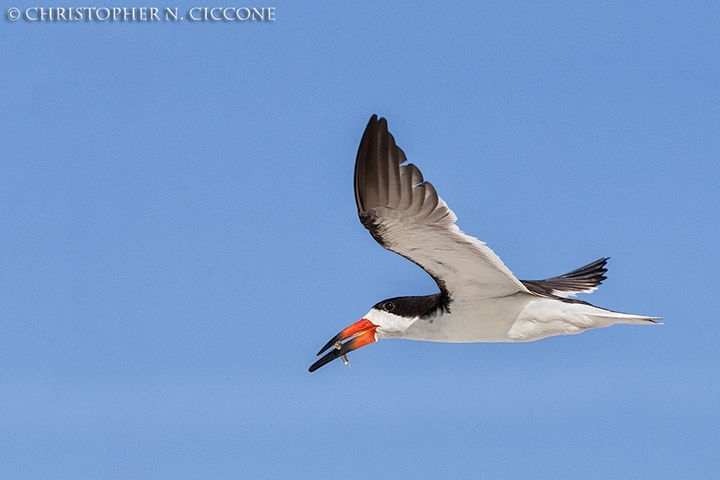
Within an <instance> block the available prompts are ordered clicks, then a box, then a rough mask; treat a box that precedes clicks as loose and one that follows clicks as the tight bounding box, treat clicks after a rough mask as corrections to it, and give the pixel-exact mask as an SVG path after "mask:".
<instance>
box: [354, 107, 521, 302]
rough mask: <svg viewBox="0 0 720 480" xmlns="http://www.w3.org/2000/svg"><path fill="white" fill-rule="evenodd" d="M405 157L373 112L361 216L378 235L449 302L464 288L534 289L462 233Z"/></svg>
mask: <svg viewBox="0 0 720 480" xmlns="http://www.w3.org/2000/svg"><path fill="white" fill-rule="evenodd" d="M405 160H406V157H405V154H404V153H403V151H402V150H401V149H400V148H399V147H398V146H397V145H396V144H395V139H394V138H393V136H392V134H390V132H388V129H387V121H386V120H385V119H384V118H380V119H379V120H378V118H377V115H373V116H372V118H370V122H369V123H368V125H367V128H366V129H365V133H364V134H363V137H362V140H361V142H360V148H359V150H358V155H357V160H356V163H355V201H356V203H357V207H358V215H359V216H360V221H361V222H362V223H363V225H364V226H365V228H367V229H368V230H369V231H370V233H371V234H372V236H373V238H375V240H377V242H378V243H380V245H382V246H383V247H385V248H387V249H388V250H391V251H393V252H395V253H398V254H400V255H402V256H404V257H405V258H407V259H409V260H411V261H412V262H414V263H416V264H417V265H419V266H420V267H422V268H423V269H424V270H425V271H426V272H428V273H429V274H430V275H431V276H432V277H433V279H434V280H435V282H436V283H437V284H438V287H439V288H440V290H441V292H442V293H443V294H444V295H445V297H446V299H448V300H451V299H452V297H453V295H454V294H455V293H458V294H459V292H462V293H461V296H462V297H463V298H466V297H473V298H479V299H481V298H492V297H501V296H505V295H511V294H513V293H516V292H527V293H530V292H529V290H528V288H527V287H526V286H525V285H524V284H523V283H522V282H520V281H519V280H518V279H517V278H515V276H514V275H513V274H512V272H510V270H509V269H508V268H507V267H506V266H505V264H503V262H502V260H500V258H499V257H498V256H497V255H496V254H495V253H494V252H493V251H492V250H491V249H490V248H488V247H487V246H486V245H485V243H483V242H481V241H480V240H478V239H477V238H474V237H471V236H469V235H466V234H464V233H463V232H462V231H460V229H459V228H458V227H457V225H455V221H456V220H457V217H456V216H455V214H454V213H453V212H452V210H450V208H448V206H447V204H446V203H445V202H444V201H443V200H442V199H441V198H440V197H439V196H438V195H437V193H436V192H435V188H434V187H433V186H432V184H430V183H429V182H425V181H423V177H422V174H421V173H420V170H418V168H417V167H415V165H413V164H406V165H403V163H404V162H405Z"/></svg>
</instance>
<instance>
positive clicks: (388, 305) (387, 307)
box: [385, 302, 395, 312]
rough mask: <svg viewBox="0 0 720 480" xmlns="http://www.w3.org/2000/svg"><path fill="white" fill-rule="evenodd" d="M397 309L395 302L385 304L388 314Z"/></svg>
mask: <svg viewBox="0 0 720 480" xmlns="http://www.w3.org/2000/svg"><path fill="white" fill-rule="evenodd" d="M394 308H395V304H394V303H393V302H385V310H387V311H388V312H392V310H393V309H394Z"/></svg>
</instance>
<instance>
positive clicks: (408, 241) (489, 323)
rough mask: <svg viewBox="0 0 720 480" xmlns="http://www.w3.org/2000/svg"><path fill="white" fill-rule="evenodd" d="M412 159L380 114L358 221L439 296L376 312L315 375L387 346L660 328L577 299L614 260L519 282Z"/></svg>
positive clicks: (361, 173)
mask: <svg viewBox="0 0 720 480" xmlns="http://www.w3.org/2000/svg"><path fill="white" fill-rule="evenodd" d="M405 160H406V157H405V154H404V153H403V151H402V150H401V149H400V147H398V146H397V145H395V139H394V138H393V136H392V134H391V133H390V132H388V128H387V121H386V120H385V119H384V118H380V119H379V120H378V118H377V115H373V116H372V118H370V122H369V123H368V126H367V128H366V129H365V133H364V134H363V137H362V140H361V141H360V148H359V149H358V154H357V160H356V162H355V202H356V204H357V208H358V215H359V216H360V221H361V222H362V224H363V225H364V226H365V228H367V229H368V230H369V231H370V234H371V235H372V236H373V238H374V239H375V240H376V241H377V242H378V243H379V244H380V245H382V246H383V247H385V248H386V249H388V250H390V251H393V252H395V253H397V254H399V255H402V256H403V257H405V258H407V259H408V260H410V261H412V262H414V263H416V264H417V265H419V266H420V267H422V268H423V269H424V270H425V271H426V272H427V273H428V274H430V276H431V277H432V278H433V279H434V280H435V283H437V286H438V288H439V289H440V292H439V293H436V294H433V295H424V296H412V297H396V298H389V299H387V300H383V301H382V302H379V303H377V304H376V305H375V306H374V307H372V309H371V310H370V312H368V314H367V315H365V316H364V317H363V318H362V319H361V320H360V321H358V322H356V323H354V324H352V325H350V326H349V327H347V328H346V329H345V330H343V331H342V332H340V333H338V334H337V335H335V337H333V338H332V339H331V340H330V341H329V342H328V343H327V344H325V346H324V347H323V348H322V349H321V350H320V351H319V352H318V355H321V354H322V353H323V352H325V351H326V350H328V349H330V351H329V352H328V353H327V354H325V355H324V356H323V357H321V358H320V359H319V360H318V361H317V362H315V363H313V364H312V365H311V366H310V369H309V370H310V371H311V372H314V371H315V370H317V369H318V368H320V367H322V366H323V365H325V364H327V363H329V362H331V361H332V360H335V359H336V358H342V360H343V361H344V362H345V364H348V362H347V357H346V355H347V353H348V352H351V351H353V350H355V349H357V348H360V347H362V346H365V345H368V344H370V343H373V342H375V341H377V340H378V339H381V338H409V339H413V340H428V341H434V342H530V341H533V340H540V339H542V338H545V337H550V336H553V335H569V334H576V333H582V332H584V331H585V330H589V329H591V328H598V327H608V326H610V325H613V324H616V323H637V324H648V323H658V322H657V321H658V320H659V318H657V317H647V316H643V315H631V314H627V313H620V312H614V311H611V310H606V309H604V308H600V307H596V306H593V305H591V304H589V303H587V302H584V301H582V300H577V299H575V298H571V297H574V296H575V295H576V294H577V293H591V292H593V291H594V290H595V289H597V287H598V285H600V283H601V282H602V281H603V280H605V278H606V277H605V275H604V274H605V272H607V269H606V268H605V264H606V262H607V258H601V259H600V260H597V261H595V262H593V263H591V264H589V265H586V266H584V267H581V268H578V269H577V270H573V271H572V272H570V273H566V274H565V275H560V276H559V277H553V278H548V279H547V280H518V279H517V278H515V276H514V275H513V274H512V273H511V272H510V270H509V269H508V268H507V267H506V266H505V264H504V263H503V262H502V260H500V258H499V257H498V256H497V255H495V253H494V252H493V251H492V250H491V249H490V248H488V246H487V245H485V243H483V242H481V241H480V240H478V239H477V238H474V237H471V236H469V235H466V234H464V233H463V232H462V231H460V229H459V228H458V227H457V225H455V220H457V217H456V216H455V214H454V213H453V212H452V210H450V208H448V206H447V204H446V203H445V202H444V201H443V200H442V199H441V198H440V197H439V196H438V194H437V193H436V192H435V188H434V187H433V186H432V184H431V183H429V182H426V181H424V180H423V177H422V174H421V173H420V170H418V168H417V167H416V166H415V165H413V164H411V163H408V164H405ZM345 340H347V341H346V342H345V343H343V342H344V341H345Z"/></svg>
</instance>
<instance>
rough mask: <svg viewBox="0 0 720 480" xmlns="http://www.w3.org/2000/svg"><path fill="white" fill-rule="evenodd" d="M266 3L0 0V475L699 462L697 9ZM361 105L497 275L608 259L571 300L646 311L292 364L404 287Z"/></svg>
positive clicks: (714, 342)
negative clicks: (79, 13)
mask: <svg viewBox="0 0 720 480" xmlns="http://www.w3.org/2000/svg"><path fill="white" fill-rule="evenodd" d="M66 3H67V2H64V3H63V5H60V4H59V3H48V4H45V5H46V6H48V7H50V6H53V7H57V6H68V5H65V4H66ZM494 3H497V2H494ZM116 5H117V6H140V5H130V4H116ZM273 5H274V6H275V7H276V20H275V21H273V22H264V23H261V22H255V23H247V22H245V23H240V22H232V23H231V22H195V23H193V22H189V21H187V20H186V21H178V22H152V23H150V22H145V23H141V22H136V23H128V22H45V23H41V22H29V21H24V20H18V21H15V22H13V21H10V20H9V19H8V18H7V12H8V7H10V6H15V7H18V8H19V9H20V11H24V9H26V8H28V7H31V6H35V4H29V3H22V2H20V3H15V4H12V5H9V4H4V5H3V6H2V9H3V10H2V14H3V20H2V21H1V22H0V44H1V45H2V48H0V65H2V68H0V85H1V86H2V95H0V112H2V114H1V115H0V145H1V146H2V148H0V429H1V430H2V432H3V434H2V435H1V436H0V452H2V454H1V455H0V476H1V477H3V478H73V479H79V478H108V479H113V478H118V479H126V478H144V479H153V478H158V479H160V478H173V479H174V478H323V477H330V476H335V477H338V478H343V479H354V478H418V477H436V478H437V477H440V476H446V475H450V476H452V477H454V478H681V477H682V478H714V477H717V476H718V475H720V408H719V399H720V374H719V373H718V372H720V340H718V335H717V332H718V330H719V328H720V327H719V322H720V319H719V318H718V315H717V308H716V301H717V291H718V284H719V281H718V275H717V272H718V270H719V267H720V261H719V256H718V253H717V245H718V243H719V242H720V221H718V212H719V211H720V193H719V192H720V188H718V185H719V184H720V161H719V160H720V135H719V132H720V89H719V85H720V8H719V7H717V6H716V5H714V4H712V3H711V2H672V3H670V2H645V3H637V2H631V3H628V2H610V3H608V2H604V3H601V4H590V5H585V4H583V5H579V4H577V2H562V3H555V4H551V5H548V4H539V3H537V2H513V3H506V4H503V5H493V4H492V3H489V4H487V5H477V6H470V5H465V4H464V2H463V3H445V4H438V3H427V2H412V3H410V2H408V3H405V4H401V5H397V6H387V5H385V4H384V2H377V3H369V2H363V3H361V2H356V3H355V4H353V5H339V4H337V3H336V2H312V3H307V4H301V3H300V2H281V3H275V4H273ZM108 6H115V5H108ZM148 6H151V5H148ZM159 6H161V7H164V6H177V7H179V10H180V11H181V12H187V11H188V10H189V9H190V8H191V7H194V6H198V5H196V4H188V3H180V4H176V5H175V4H174V5H159ZM200 6H209V7H211V6H215V5H212V4H207V5H204V4H201V5H200ZM228 6H241V5H239V4H237V5H232V4H228ZM251 6H258V7H259V6H265V5H261V4H255V5H251ZM373 113H377V114H379V115H381V116H385V117H387V118H388V121H389V125H390V129H391V131H392V132H393V133H394V135H395V138H396V140H397V142H398V144H399V145H400V146H401V147H402V148H403V149H404V150H405V152H406V154H407V156H408V158H409V159H410V161H412V162H413V163H415V164H417V165H418V166H419V167H420V168H421V170H422V171H423V174H424V175H425V178H426V179H428V180H430V181H432V182H433V184H434V185H435V186H436V188H437V190H438V191H439V193H440V194H441V196H442V197H443V198H444V199H445V200H446V201H447V203H448V204H449V205H450V207H451V208H452V209H453V210H454V211H455V213H456V214H457V216H458V217H459V221H458V224H459V226H460V227H461V228H462V229H463V230H464V231H466V232H467V233H469V234H471V235H474V236H477V237H478V238H480V239H482V240H484V241H486V242H487V243H488V245H489V246H490V247H491V248H493V249H494V250H495V252H496V253H497V254H498V255H499V256H500V257H501V258H502V259H503V260H504V262H505V264H506V265H507V266H508V267H509V268H510V269H511V270H512V271H513V272H514V273H515V274H516V275H517V276H518V277H519V278H524V279H537V278H546V277H549V276H554V275H558V274H562V273H565V272H567V271H569V270H572V269H574V268H577V267H579V266H581V265H584V264H586V263H589V262H590V261H593V260H595V259H597V258H600V257H603V256H609V257H611V260H610V263H609V273H608V279H607V280H606V281H605V283H604V284H603V286H602V287H601V288H600V289H599V290H598V291H597V292H595V293H594V294H592V296H589V297H584V299H586V300H589V301H592V302H593V303H596V304H598V305H600V306H604V307H607V308H611V309H614V310H620V311H627V312H632V313H638V314H646V315H656V316H661V317H664V319H665V322H666V323H665V325H663V326H657V327H635V326H616V327H613V328H609V329H602V330H596V331H591V332H587V333H584V334H582V335H579V336H570V337H557V338H550V339H546V340H543V341H540V342H535V343H530V344H521V345H511V344H463V345H451V344H434V343H425V342H412V341H402V340H397V341H383V342H378V343H377V344H373V345H372V346H369V347H366V348H363V349H362V350H359V351H357V352H354V353H353V354H351V355H350V360H351V362H352V368H351V369H347V368H345V367H344V366H343V365H342V364H341V363H340V362H334V363H332V364H330V365H328V366H326V367H323V368H322V369H321V370H319V371H317V372H315V373H313V374H309V373H308V372H307V367H308V366H309V365H310V364H311V363H312V362H313V361H314V359H315V356H314V355H315V353H316V352H317V350H318V349H319V348H320V347H321V346H322V345H323V344H324V343H325V342H326V341H327V340H328V339H329V338H331V337H332V336H333V335H334V334H335V333H337V332H338V331H339V330H340V329H342V328H344V327H345V326H347V325H349V324H350V323H352V322H354V321H356V320H358V319H359V318H360V317H361V316H362V315H363V314H365V313H366V312H367V311H368V310H369V308H370V307H371V306H372V305H373V304H374V303H376V302H377V301H379V300H381V299H383V298H387V297H393V296H397V295H412V294H427V293H433V292H434V291H435V285H434V284H433V282H432V280H431V279H430V278H429V277H428V276H427V275H426V274H424V272H422V270H420V269H419V268H418V267H416V266H414V265H413V264H411V263H410V262H407V261H406V260H404V259H402V258H400V257H398V256H396V255H394V254H392V253H390V252H386V251H384V250H383V249H382V248H381V247H380V246H378V245H377V244H376V243H375V242H374V241H373V239H372V238H371V237H370V235H369V234H368V233H367V232H366V231H365V230H364V229H363V227H362V225H361V224H360V222H359V221H358V219H357V216H356V211H355V205H354V198H353V193H352V172H353V163H354V159H355V153H356V149H357V145H358V143H359V140H360V136H361V134H362V131H363V129H364V127H365V124H366V122H367V120H368V118H369V117H370V115H371V114H373Z"/></svg>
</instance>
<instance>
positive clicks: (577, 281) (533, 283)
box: [521, 258, 608, 298]
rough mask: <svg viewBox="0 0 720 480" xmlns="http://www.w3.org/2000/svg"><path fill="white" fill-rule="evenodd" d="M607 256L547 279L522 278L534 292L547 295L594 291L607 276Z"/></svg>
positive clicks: (566, 296) (563, 296)
mask: <svg viewBox="0 0 720 480" xmlns="http://www.w3.org/2000/svg"><path fill="white" fill-rule="evenodd" d="M607 261H608V259H607V258H601V259H599V260H596V261H594V262H592V263H590V264H588V265H585V266H584V267H580V268H578V269H577V270H573V271H572V272H569V273H566V274H565V275H560V276H558V277H553V278H548V279H546V280H521V282H522V283H523V284H524V285H525V286H526V287H527V288H528V290H530V291H531V292H533V293H536V294H538V295H542V296H546V297H553V296H554V297H562V298H569V297H574V296H575V295H577V294H578V293H592V292H594V291H595V290H597V287H598V286H599V285H600V284H601V283H602V281H603V280H605V279H606V278H607V277H606V276H605V273H607V268H605V264H607Z"/></svg>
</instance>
